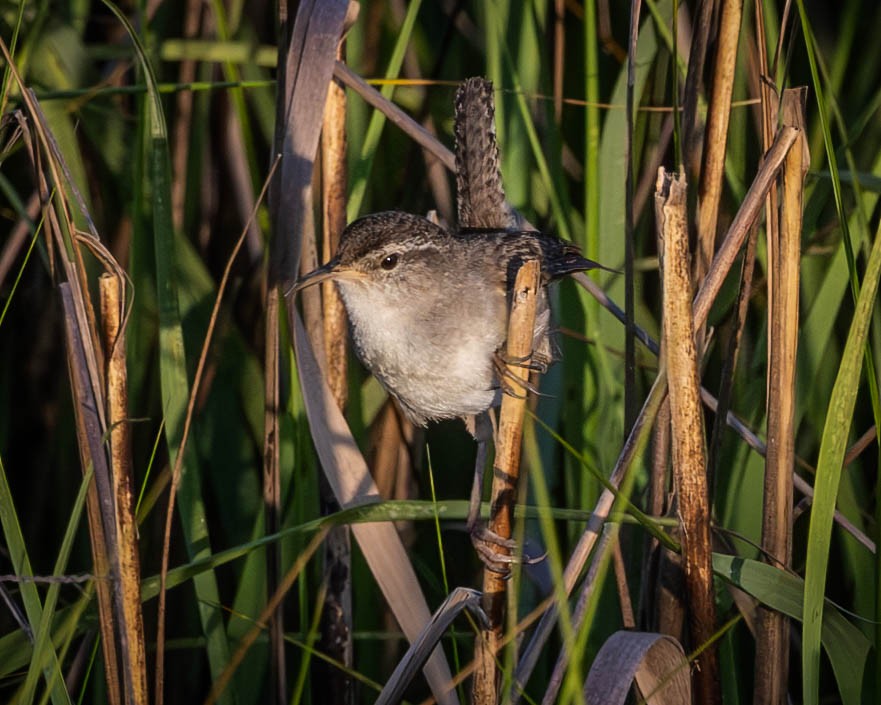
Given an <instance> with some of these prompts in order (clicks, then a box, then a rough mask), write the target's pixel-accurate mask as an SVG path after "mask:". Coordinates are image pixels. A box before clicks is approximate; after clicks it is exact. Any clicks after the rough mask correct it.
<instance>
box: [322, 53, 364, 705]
mask: <svg viewBox="0 0 881 705" xmlns="http://www.w3.org/2000/svg"><path fill="white" fill-rule="evenodd" d="M343 47H344V45H343V43H342V42H341V43H340V46H339V47H338V49H337V60H338V61H342V60H343V59H344V51H343ZM347 180H348V174H347V169H346V91H345V89H344V88H343V86H342V84H341V83H340V82H339V81H338V80H336V79H335V80H333V81H331V82H330V85H329V87H328V91H327V101H326V103H325V108H324V122H323V124H322V128H321V207H322V215H323V217H322V227H323V230H324V237H323V238H322V261H324V262H327V261H328V260H329V259H330V258H331V257H333V255H334V254H335V253H336V250H337V246H338V244H339V240H340V234H341V233H342V231H343V229H344V228H345V226H346V184H347ZM321 287H322V291H321V294H322V296H321V299H322V314H323V322H324V354H325V358H326V363H327V370H326V371H327V377H326V379H327V383H328V385H329V386H330V390H331V393H332V394H333V398H334V399H335V400H336V403H337V406H338V407H339V408H340V411H345V409H346V403H347V402H348V374H347V372H348V364H347V360H348V358H347V350H346V341H347V338H348V328H347V326H348V324H347V318H346V309H345V307H344V306H343V302H342V298H341V297H340V294H339V291H338V289H337V288H336V284H334V283H333V282H332V281H328V282H325V283H323V284H322V285H321ZM321 494H322V509H323V510H328V513H330V512H332V511H334V510H335V509H336V508H338V507H339V505H338V504H337V502H336V501H335V500H334V497H333V490H332V489H331V488H330V484H329V483H328V482H327V481H326V480H324V479H323V477H322V482H321ZM324 575H325V579H324V580H323V581H322V583H323V584H325V585H326V586H327V592H326V594H325V597H324V601H323V606H322V616H321V624H320V630H321V635H320V640H319V644H318V648H319V650H320V651H322V652H323V653H325V654H327V655H328V656H330V657H331V658H333V659H334V660H335V661H337V662H338V663H342V664H345V666H346V667H347V668H351V667H352V657H353V653H354V650H353V644H352V581H351V576H352V536H351V529H350V528H349V527H348V526H335V527H333V528H332V529H331V530H330V531H329V532H328V534H327V541H326V543H325V545H324ZM312 669H313V673H314V676H313V677H317V678H323V679H324V680H325V682H326V683H327V688H326V689H325V692H324V696H323V697H324V702H326V703H327V705H347V704H349V703H354V701H355V687H354V682H353V681H352V679H351V678H349V677H348V676H346V675H345V674H344V673H340V672H339V671H338V670H337V669H336V668H328V664H327V663H326V662H325V661H324V660H322V659H315V660H313V665H312Z"/></svg>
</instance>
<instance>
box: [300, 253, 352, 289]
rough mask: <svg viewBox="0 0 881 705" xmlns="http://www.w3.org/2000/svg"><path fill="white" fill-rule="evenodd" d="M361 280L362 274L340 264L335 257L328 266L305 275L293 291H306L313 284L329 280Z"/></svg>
mask: <svg viewBox="0 0 881 705" xmlns="http://www.w3.org/2000/svg"><path fill="white" fill-rule="evenodd" d="M359 278H361V274H360V273H359V272H357V271H356V270H354V269H352V268H351V267H347V266H345V265H342V264H340V261H339V260H338V259H337V258H336V257H334V258H333V259H332V260H330V262H328V263H327V264H325V265H323V266H321V267H318V268H317V269H313V270H312V271H311V272H309V273H308V274H304V275H303V276H302V277H300V278H299V279H298V280H297V281H296V282H295V283H294V286H293V288H292V291H294V292H297V291H300V290H301V289H305V288H306V287H308V286H312V285H313V284H318V283H319V282H323V281H325V280H327V279H359Z"/></svg>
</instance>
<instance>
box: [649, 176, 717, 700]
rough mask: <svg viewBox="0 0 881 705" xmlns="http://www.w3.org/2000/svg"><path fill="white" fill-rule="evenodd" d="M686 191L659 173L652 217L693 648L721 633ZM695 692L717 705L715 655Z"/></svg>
mask: <svg viewBox="0 0 881 705" xmlns="http://www.w3.org/2000/svg"><path fill="white" fill-rule="evenodd" d="M686 205H687V187H686V183H685V176H684V175H675V174H672V175H671V174H668V173H667V172H666V171H665V170H664V169H663V167H662V168H661V169H660V170H659V171H658V185H657V191H656V194H655V217H656V220H657V227H658V239H659V246H658V251H659V252H660V253H661V258H660V259H661V273H662V284H663V304H664V312H663V319H664V321H663V324H664V325H663V327H664V338H663V346H664V350H665V355H666V361H667V375H668V394H669V400H670V423H671V427H672V437H671V446H672V450H673V482H674V486H675V488H676V494H677V497H678V500H679V521H680V526H681V535H682V555H683V559H684V560H683V563H684V567H685V591H686V599H687V601H688V622H689V631H690V635H691V645H692V648H699V647H702V646H703V645H705V644H708V643H710V642H711V641H712V638H713V634H714V632H715V628H716V603H715V594H714V591H713V562H712V550H713V549H712V543H711V541H712V540H711V536H710V503H709V493H708V490H707V459H706V451H705V447H704V444H705V437H704V424H703V409H702V407H701V399H700V378H699V376H698V360H697V350H696V346H695V322H694V319H693V318H692V306H691V292H692V282H691V277H690V275H689V266H688V263H689V253H688V219H687V217H686ZM697 661H698V668H697V670H696V671H695V673H694V686H695V692H696V694H697V702H699V703H707V704H709V703H717V702H719V701H720V700H719V664H718V657H717V654H716V649H715V648H714V647H712V646H711V647H709V648H707V649H706V650H705V651H703V653H701V654H700V656H698V659H697Z"/></svg>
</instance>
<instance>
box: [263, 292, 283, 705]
mask: <svg viewBox="0 0 881 705" xmlns="http://www.w3.org/2000/svg"><path fill="white" fill-rule="evenodd" d="M265 302H266V304H265V305H266V308H265V316H266V329H265V330H264V341H265V350H264V360H263V362H264V377H263V395H264V396H263V398H264V400H265V407H264V412H263V510H264V512H265V521H266V532H267V534H273V533H275V532H277V531H278V530H279V529H280V528H281V468H280V443H281V436H280V434H281V420H280V414H281V388H280V368H279V357H280V343H281V341H280V332H279V325H278V322H279V303H280V302H279V291H278V287H277V286H270V287H268V289H267V290H266V297H265ZM280 573H281V551H279V550H278V546H277V545H276V544H274V543H273V544H270V545H268V546H267V547H266V588H267V591H269V592H271V591H273V590H274V589H275V587H276V585H277V584H278V576H279V574H280ZM283 616H284V610H283V605H279V608H278V610H276V612H275V614H273V615H272V616H271V618H270V621H269V652H270V653H269V671H270V676H269V683H270V686H269V692H270V694H271V695H270V697H271V698H276V699H277V702H284V701H285V699H284V697H283V696H284V695H285V694H286V692H287V687H286V683H287V679H286V677H285V671H286V669H285V649H284V620H283Z"/></svg>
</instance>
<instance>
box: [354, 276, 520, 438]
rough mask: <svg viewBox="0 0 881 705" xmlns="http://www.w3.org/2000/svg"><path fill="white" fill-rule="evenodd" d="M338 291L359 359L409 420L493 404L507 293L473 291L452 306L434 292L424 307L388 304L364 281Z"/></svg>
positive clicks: (421, 421)
mask: <svg viewBox="0 0 881 705" xmlns="http://www.w3.org/2000/svg"><path fill="white" fill-rule="evenodd" d="M338 285H339V288H340V292H341V294H342V297H343V301H344V303H345V305H346V310H347V311H348V313H349V318H350V320H351V323H352V336H353V339H354V344H355V348H356V350H357V352H358V356H359V357H360V358H361V360H362V362H363V363H364V364H365V365H366V366H367V368H368V369H369V370H370V371H371V372H372V373H373V374H374V376H376V378H377V379H378V380H379V381H380V382H381V383H382V385H383V386H384V387H385V388H386V389H387V390H388V391H389V392H390V393H391V394H392V395H393V396H395V397H396V398H397V399H398V400H399V401H400V403H401V406H402V407H403V409H404V411H405V412H406V413H407V414H408V416H410V418H411V420H413V421H414V422H416V423H419V424H424V423H426V422H427V421H430V420H437V419H445V418H454V417H457V416H467V415H472V414H477V413H480V412H481V411H484V410H485V409H487V408H488V407H489V406H491V405H492V404H493V402H494V400H495V399H496V397H497V394H498V390H497V389H496V386H497V385H496V383H495V380H494V373H493V354H494V353H495V351H496V350H497V349H498V347H499V346H500V345H501V344H502V342H503V341H504V338H505V301H504V294H502V293H499V294H498V295H497V296H495V297H493V296H487V297H484V298H483V299H480V298H476V297H474V296H473V295H471V294H470V293H469V295H468V296H467V297H464V298H460V299H458V300H454V299H453V298H446V299H445V298H444V294H443V291H440V292H439V291H433V292H431V295H428V296H425V297H424V298H425V300H426V302H427V305H426V306H418V305H413V301H407V302H406V305H404V304H403V302H402V305H400V306H389V305H388V303H387V302H388V291H377V290H375V289H373V288H372V287H371V286H370V285H369V284H364V283H362V282H358V281H338ZM458 290H460V291H461V289H458ZM400 295H401V296H406V294H404V293H403V292H400ZM413 295H414V296H420V298H421V297H422V295H424V292H422V293H421V294H413ZM472 320H473V321H482V322H483V323H481V324H477V325H471V324H469V321H472ZM486 321H491V322H492V324H491V325H487V324H486Z"/></svg>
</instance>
